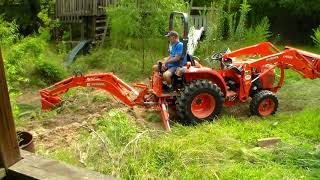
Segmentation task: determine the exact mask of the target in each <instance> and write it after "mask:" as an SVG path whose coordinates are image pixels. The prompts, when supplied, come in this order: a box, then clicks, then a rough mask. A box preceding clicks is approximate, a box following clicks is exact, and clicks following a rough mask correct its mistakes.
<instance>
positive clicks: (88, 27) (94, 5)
mask: <svg viewBox="0 0 320 180" xmlns="http://www.w3.org/2000/svg"><path fill="white" fill-rule="evenodd" d="M115 3H116V0H56V18H58V19H59V20H60V21H61V22H62V23H65V24H67V25H69V31H70V41H73V37H72V34H73V33H74V32H75V30H76V29H77V28H79V27H80V32H81V40H92V41H93V43H94V42H97V41H101V40H102V41H103V40H104V37H105V36H106V33H107V28H106V26H107V23H108V22H107V16H106V9H105V7H107V6H110V5H114V4H115Z"/></svg>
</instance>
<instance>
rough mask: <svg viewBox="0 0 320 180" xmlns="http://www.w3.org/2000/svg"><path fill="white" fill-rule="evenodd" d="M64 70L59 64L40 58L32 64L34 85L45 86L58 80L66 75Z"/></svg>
mask: <svg viewBox="0 0 320 180" xmlns="http://www.w3.org/2000/svg"><path fill="white" fill-rule="evenodd" d="M66 74H67V73H66V71H65V70H64V69H63V68H62V66H61V65H59V64H57V63H55V62H54V61H49V60H46V61H44V60H40V61H39V62H37V63H36V64H35V66H34V70H33V73H32V75H33V77H34V78H33V79H34V80H36V82H33V83H35V84H36V85H40V86H45V85H50V84H52V83H55V82H58V81H60V80H62V79H64V78H65V77H66Z"/></svg>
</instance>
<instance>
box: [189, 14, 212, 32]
mask: <svg viewBox="0 0 320 180" xmlns="http://www.w3.org/2000/svg"><path fill="white" fill-rule="evenodd" d="M191 24H192V25H193V26H194V27H195V28H196V29H200V28H201V27H203V28H204V30H205V31H206V30H207V28H208V16H201V15H191Z"/></svg>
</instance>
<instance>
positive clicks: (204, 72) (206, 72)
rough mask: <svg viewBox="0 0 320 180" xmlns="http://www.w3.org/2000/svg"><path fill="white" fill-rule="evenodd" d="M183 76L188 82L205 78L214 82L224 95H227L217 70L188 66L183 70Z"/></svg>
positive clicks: (225, 87) (224, 84)
mask: <svg viewBox="0 0 320 180" xmlns="http://www.w3.org/2000/svg"><path fill="white" fill-rule="evenodd" d="M184 77H185V80H186V81H187V82H190V81H192V80H194V79H207V80H210V81H212V82H214V83H215V84H217V86H218V87H219V88H220V89H221V91H222V92H223V94H224V97H226V95H227V85H226V82H225V81H224V79H223V77H222V76H221V74H220V73H219V71H216V70H213V69H211V68H207V67H202V68H194V67H190V68H188V69H186V70H185V71H184Z"/></svg>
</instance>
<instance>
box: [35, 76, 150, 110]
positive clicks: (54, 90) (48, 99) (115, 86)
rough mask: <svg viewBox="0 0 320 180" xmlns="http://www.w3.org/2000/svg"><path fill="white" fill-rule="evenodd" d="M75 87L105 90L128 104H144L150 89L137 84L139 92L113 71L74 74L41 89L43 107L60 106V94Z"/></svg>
mask: <svg viewBox="0 0 320 180" xmlns="http://www.w3.org/2000/svg"><path fill="white" fill-rule="evenodd" d="M74 87H88V88H94V89H100V90H105V91H107V92H109V93H110V94H112V95H113V96H115V97H117V99H119V100H120V101H121V102H123V103H124V104H126V105H128V106H135V105H139V104H143V98H144V96H145V95H146V94H147V91H148V88H147V86H146V85H144V84H136V85H135V87H136V88H138V89H141V91H140V92H137V91H136V90H135V89H134V88H133V87H131V86H129V85H128V84H126V83H125V82H123V81H122V80H121V79H119V78H118V77H117V76H115V75H114V74H112V73H103V74H90V75H81V76H73V77H70V78H68V79H65V80H63V81H60V82H58V83H56V84H54V85H52V86H50V87H48V88H45V89H42V90H40V95H41V104H42V109H43V110H50V109H52V108H53V107H55V106H58V105H59V104H60V103H61V102H62V99H61V97H60V95H61V94H63V93H66V92H67V91H68V90H69V89H71V88H74Z"/></svg>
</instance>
